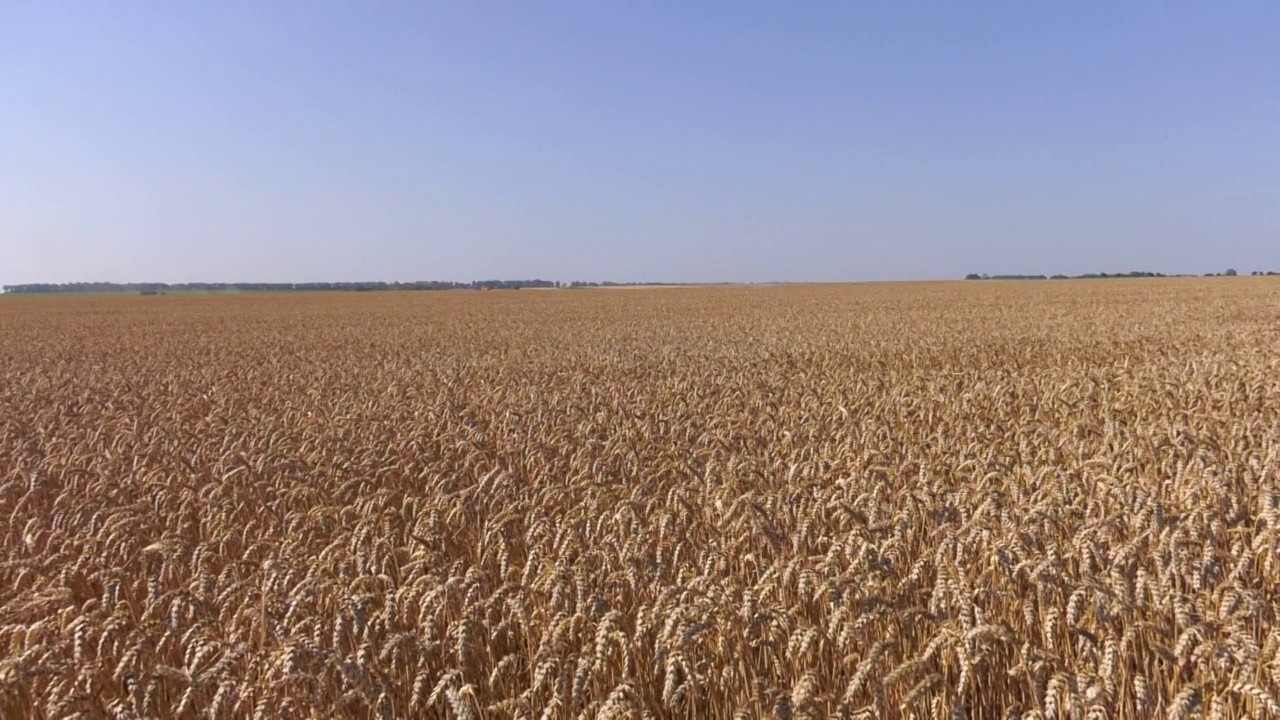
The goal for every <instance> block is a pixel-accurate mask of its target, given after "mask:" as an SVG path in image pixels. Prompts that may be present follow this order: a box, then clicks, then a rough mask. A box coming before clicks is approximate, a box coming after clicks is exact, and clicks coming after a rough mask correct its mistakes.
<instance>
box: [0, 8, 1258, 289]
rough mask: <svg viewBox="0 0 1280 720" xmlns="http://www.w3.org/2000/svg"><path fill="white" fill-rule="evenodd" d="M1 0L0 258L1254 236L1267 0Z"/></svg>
mask: <svg viewBox="0 0 1280 720" xmlns="http://www.w3.org/2000/svg"><path fill="white" fill-rule="evenodd" d="M1057 5H1058V7H1057V8H1056V9H1055V8H1049V7H1047V6H1048V4H1047V3H1026V2H1007V3H982V2H978V3H950V2H938V3H908V2H892V3H888V2H886V3H848V2H811V3H781V2H778V3H770V4H765V3H754V2H706V3H687V2H646V3H630V4H623V3H607V2H605V3H602V2H550V3H528V2H519V3H496V2H495V3H486V4H480V3H409V2H406V3H380V4H367V3H339V2H324V1H316V2H280V3H274V2H270V3H268V2H259V1H257V0H253V1H249V0H226V1H223V2H200V3H197V2H189V3H187V2H178V3H174V2H166V3H161V2H96V3H95V2H64V3H48V2H37V1H28V0H16V1H15V0H7V1H5V0H0V284H17V283H26V282H65V281H116V282H137V281H157V282H196V281H206V282H212V281H232V282H234V281H240V282H250V281H253V282H261V281H275V282H290V281H292V282H301V281H327V280H332V281H337V280H386V281H394V280H400V281H408V280H426V279H440V280H463V281H465V280H474V279H485V278H534V277H539V278H546V279H552V280H574V279H581V280H616V281H677V282H684V281H752V282H767V281H842V280H883V279H928V278H957V277H962V276H963V275H964V274H965V273H968V272H987V273H992V274H997V273H1047V274H1052V273H1068V274H1078V273H1085V272H1098V271H1104V272H1121V271H1125V272H1127V271H1130V270H1150V271H1158V272H1166V273H1180V272H1196V273H1199V272H1220V271H1223V270H1225V269H1227V268H1229V267H1230V268H1235V269H1238V270H1239V271H1240V272H1241V273H1244V274H1247V273H1248V272H1250V271H1253V270H1280V71H1278V69H1280V42H1277V38H1280V3H1275V2H1232V3H1150V4H1148V3H1140V2H1124V3H1115V2H1106V3H1102V2H1099V3H1058V4H1057Z"/></svg>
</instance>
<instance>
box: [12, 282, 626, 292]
mask: <svg viewBox="0 0 1280 720" xmlns="http://www.w3.org/2000/svg"><path fill="white" fill-rule="evenodd" d="M621 284H623V283H610V282H604V283H597V282H572V283H562V282H558V281H553V280H540V279H534V280H473V281H471V282H450V281H444V280H422V281H417V282H381V281H369V282H305V283H243V282H229V283H201V282H193V283H155V282H152V283H113V282H73V283H28V284H24V285H5V286H4V288H3V289H4V292H6V293H19V294H22V293H26V294H45V293H134V294H138V293H141V294H147V295H153V294H161V293H184V292H190V293H202V292H344V291H345V292H374V291H402V290H519V289H521V288H560V287H599V286H608V285H621Z"/></svg>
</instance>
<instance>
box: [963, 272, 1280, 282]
mask: <svg viewBox="0 0 1280 720" xmlns="http://www.w3.org/2000/svg"><path fill="white" fill-rule="evenodd" d="M1238 274H1239V273H1237V272H1236V271H1235V270H1227V271H1226V272H1220V273H1205V274H1204V275H1195V274H1181V275H1166V274H1164V273H1158V272H1141V271H1136V270H1135V271H1134V272H1127V273H1085V274H1083V275H986V274H978V273H969V274H968V275H965V276H964V279H965V280H1094V279H1101V278H1162V277H1235V276H1237V275H1238ZM1249 274H1250V275H1252V276H1254V277H1261V276H1264V275H1265V276H1274V275H1280V273H1278V272H1274V271H1262V270H1254V271H1253V272H1251V273H1249Z"/></svg>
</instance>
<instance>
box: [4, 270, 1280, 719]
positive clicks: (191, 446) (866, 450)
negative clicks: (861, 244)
mask: <svg viewBox="0 0 1280 720" xmlns="http://www.w3.org/2000/svg"><path fill="white" fill-rule="evenodd" d="M0 549H2V550H3V553H2V555H0V656H2V657H3V660H0V714H2V715H3V717H6V718H70V717H79V718H101V717H112V718H177V717H181V718H197V717H200V718H240V717H246V718H247V717H253V718H327V717H350V718H366V717H368V718H399V717H439V718H444V717H449V718H566V719H567V718H593V717H599V718H731V717H732V718H822V717H863V718H873V717H882V718H894V717H902V718H908V717H914V718H1045V719H1050V718H1088V719H1090V720H1092V719H1095V718H1152V717H1170V718H1190V717H1207V718H1236V717H1275V716H1280V621H1278V620H1277V611H1278V610H1280V560H1278V559H1277V553H1278V552H1280V282H1277V281H1274V280H1273V279H1268V278H1257V279H1255V278H1221V279H1168V280H1136V281H1127V280H1106V281H1092V282H1091V281H1061V282H1058V281H1053V282H1003V283H1002V282H967V283H930V284H884V285H875V284H871V285H853V286H795V287H751V288H699V289H693V288H669V289H652V290H637V291H632V292H617V291H609V290H584V291H520V292H491V293H481V292H456V293H454V292H440V293H397V294H377V293H374V294H333V295H329V294H316V295H303V294H298V295H241V296H226V297H217V296H209V297H201V296H190V297H178V296H168V297H146V298H143V297H97V298H93V297H84V298H4V299H0Z"/></svg>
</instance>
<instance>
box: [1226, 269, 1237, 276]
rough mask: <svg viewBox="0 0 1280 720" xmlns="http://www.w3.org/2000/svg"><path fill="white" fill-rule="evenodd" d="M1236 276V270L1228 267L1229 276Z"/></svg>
mask: <svg viewBox="0 0 1280 720" xmlns="http://www.w3.org/2000/svg"><path fill="white" fill-rule="evenodd" d="M1235 276H1236V271H1235V270H1234V269H1230V268H1228V269H1227V277H1235Z"/></svg>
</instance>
